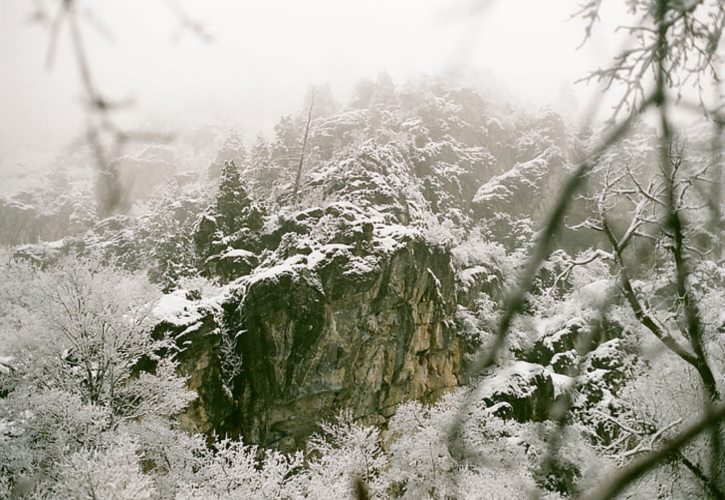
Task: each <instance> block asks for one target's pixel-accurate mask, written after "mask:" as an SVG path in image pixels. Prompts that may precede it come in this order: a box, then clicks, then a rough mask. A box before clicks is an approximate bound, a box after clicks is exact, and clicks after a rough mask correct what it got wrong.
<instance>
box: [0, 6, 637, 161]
mask: <svg viewBox="0 0 725 500" xmlns="http://www.w3.org/2000/svg"><path fill="white" fill-rule="evenodd" d="M579 3H580V2H579V0H497V1H486V0H483V1H481V0H479V1H478V2H471V1H470V0H469V1H456V0H259V1H251V0H236V1H235V0H198V1H192V0H187V1H185V2H179V4H178V5H181V6H183V8H184V10H185V11H186V12H187V13H188V14H189V15H190V16H191V17H192V18H194V19H195V20H199V21H201V22H202V23H203V25H204V26H205V27H206V29H207V30H208V31H209V32H210V33H211V35H212V37H213V42H212V43H205V42H203V41H201V40H199V39H198V38H196V37H194V36H192V35H191V34H190V33H188V32H182V35H181V37H178V36H177V35H178V34H179V30H178V26H179V23H178V19H177V17H175V15H174V13H173V12H174V11H173V9H172V7H171V6H172V5H174V4H173V3H172V2H167V1H165V0H123V1H121V0H115V1H114V0H92V1H89V0H86V1H85V2H81V5H83V6H84V12H85V11H86V9H87V8H88V7H92V14H93V16H94V17H95V18H97V20H98V21H99V22H100V23H101V24H102V25H104V26H105V27H106V29H107V31H109V32H110V35H103V31H104V30H98V29H95V28H94V25H93V24H91V23H86V24H84V34H85V37H86V44H87V46H88V47H89V52H90V58H91V65H92V70H93V71H94V72H95V74H96V75H97V79H98V82H99V86H100V87H101V88H102V89H104V91H105V93H106V94H107V95H109V96H111V97H118V98H126V97H133V98H134V99H135V100H136V105H135V106H134V107H133V109H132V110H130V111H129V112H128V119H129V120H131V121H135V122H136V123H139V124H141V125H145V126H148V127H164V126H166V127H172V128H173V127H187V126H193V125H194V124H197V123H198V124H203V123H215V124H221V125H235V126H238V127H240V128H242V129H243V131H244V132H247V133H254V132H256V131H257V130H268V129H269V127H270V125H271V124H273V123H274V122H275V121H276V119H277V118H278V117H279V115H281V114H283V113H287V112H293V111H295V110H296V108H297V107H298V106H299V104H300V102H301V96H302V95H303V93H304V91H305V88H306V86H307V85H309V84H310V83H315V82H318V83H319V82H327V83H329V84H330V85H331V87H332V89H333V93H334V94H335V95H336V96H337V98H338V100H340V101H343V102H345V101H346V100H347V98H348V97H349V94H350V91H351V89H352V87H353V85H354V83H355V81H357V80H358V79H360V78H363V77H375V75H376V74H377V73H378V72H379V71H381V70H386V71H388V72H389V73H390V74H391V75H392V77H393V79H394V80H395V81H396V83H402V82H404V81H405V80H406V79H407V78H409V77H413V76H416V75H420V74H423V73H434V72H436V71H441V70H443V69H445V68H448V67H451V66H454V65H457V64H466V65H469V66H472V67H475V68H481V69H488V70H491V71H493V73H494V74H495V75H496V78H497V79H498V80H499V81H500V82H501V83H502V84H503V85H504V86H505V87H506V88H507V89H508V90H509V91H510V93H511V94H513V95H516V96H519V97H521V98H522V99H525V100H529V101H532V102H535V103H537V105H538V104H540V103H546V102H548V101H552V100H555V99H556V98H557V96H558V95H560V93H561V92H562V89H567V88H569V87H573V88H574V92H575V94H576V96H577V98H578V99H579V100H580V101H582V102H584V101H586V100H587V96H588V95H589V94H590V93H591V92H592V90H593V89H592V88H587V87H584V86H581V85H579V86H576V87H574V85H573V82H574V80H576V79H577V78H579V77H581V76H583V75H585V74H586V71H587V70H588V69H592V68H593V67H595V66H597V65H601V64H604V63H605V62H606V61H607V60H608V58H609V57H610V56H611V55H612V54H613V53H614V51H615V50H616V49H617V45H615V44H614V43H613V42H612V38H611V30H612V27H613V26H614V25H616V24H618V23H620V22H622V20H623V19H624V18H623V13H622V11H623V7H622V6H621V4H623V3H624V2H604V3H605V6H609V7H608V8H610V9H612V10H610V11H604V12H603V13H602V14H603V18H602V26H600V29H599V33H601V34H602V35H604V36H597V37H595V38H594V39H593V40H592V41H590V43H588V44H587V45H585V47H584V48H582V49H580V50H579V51H577V50H575V49H576V46H577V45H578V44H579V42H580V41H581V39H582V36H583V25H582V23H581V22H580V21H576V20H575V21H571V20H569V16H570V14H571V13H572V12H573V11H575V10H576V7H577V5H578V4H579ZM57 4H59V2H56V1H46V3H45V5H47V6H48V7H49V9H50V10H51V11H52V12H54V11H55V10H56V9H57ZM613 4H615V5H613ZM41 5H42V3H41ZM617 9H620V10H617ZM32 12H33V3H32V2H30V1H28V0H0V116H2V118H1V119H0V159H5V160H6V162H7V161H8V159H12V158H15V157H16V156H17V153H18V152H28V151H38V150H43V149H48V148H51V147H53V148H54V147H56V146H57V145H60V144H64V143H67V142H69V141H71V140H73V139H74V138H77V137H79V136H80V133H81V131H82V124H83V111H82V108H81V106H80V105H79V103H80V97H81V95H82V93H81V88H80V85H79V80H78V76H77V71H76V67H75V65H74V60H73V58H72V53H71V51H70V44H69V39H68V32H67V31H65V30H64V31H62V32H61V34H60V38H59V45H58V48H57V55H56V58H55V61H54V64H53V67H52V68H51V69H48V68H46V65H45V59H46V53H47V47H48V39H49V35H48V28H47V26H43V25H41V24H39V23H30V22H29V18H30V16H31V14H32Z"/></svg>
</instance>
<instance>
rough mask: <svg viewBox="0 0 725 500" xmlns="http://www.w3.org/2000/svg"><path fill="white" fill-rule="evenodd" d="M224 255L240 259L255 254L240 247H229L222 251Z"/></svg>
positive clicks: (251, 257) (252, 256)
mask: <svg viewBox="0 0 725 500" xmlns="http://www.w3.org/2000/svg"><path fill="white" fill-rule="evenodd" d="M222 256H224V257H232V258H241V259H253V258H255V257H256V256H257V255H256V254H255V253H254V252H250V251H248V250H243V249H241V248H230V249H228V250H225V251H224V252H223V253H222Z"/></svg>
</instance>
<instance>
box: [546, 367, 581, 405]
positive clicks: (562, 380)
mask: <svg viewBox="0 0 725 500" xmlns="http://www.w3.org/2000/svg"><path fill="white" fill-rule="evenodd" d="M547 372H548V375H549V376H550V377H551V381H552V382H553V383H554V399H556V398H558V397H559V396H561V395H562V394H564V393H565V392H566V391H568V390H569V389H571V388H572V387H574V383H575V379H574V378H573V377H569V376H567V375H561V374H559V373H554V372H550V371H548V370H547Z"/></svg>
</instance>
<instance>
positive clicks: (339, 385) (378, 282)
mask: <svg viewBox="0 0 725 500" xmlns="http://www.w3.org/2000/svg"><path fill="white" fill-rule="evenodd" d="M368 224H370V226H367V225H366V224H363V226H364V227H363V228H362V229H361V230H360V231H359V236H358V239H357V241H354V242H352V243H337V242H333V243H328V244H326V245H323V246H320V247H317V248H315V249H314V250H310V249H308V253H306V252H300V251H299V249H297V250H296V252H299V253H296V252H290V253H291V255H290V256H289V257H287V258H286V260H284V261H283V262H282V263H280V264H278V265H276V266H272V267H268V268H265V267H261V268H258V269H257V270H256V271H255V272H254V273H253V274H251V275H248V276H245V277H242V278H240V279H239V280H237V281H236V282H235V283H233V284H232V285H230V286H229V287H227V290H228V291H227V294H226V295H225V296H224V297H222V298H220V299H218V301H217V303H216V304H217V305H216V306H214V307H211V306H206V309H205V306H203V305H201V306H200V305H199V303H195V302H193V301H191V302H189V303H188V304H187V305H185V307H187V310H192V311H193V313H188V315H187V317H186V320H184V321H179V320H178V319H175V320H167V321H165V323H164V324H165V325H166V326H165V327H166V328H170V329H171V330H172V331H174V332H175V334H176V335H177V342H178V345H179V346H180V347H181V348H182V352H181V354H180V361H181V370H182V372H184V373H185V374H186V375H187V376H189V377H190V378H189V383H190V387H191V388H192V389H195V390H197V392H198V393H199V399H198V400H197V401H196V402H194V403H193V404H192V405H191V407H190V409H189V410H188V411H187V412H186V414H185V415H184V416H183V417H182V421H183V422H184V424H185V425H186V426H187V427H190V428H193V429H194V430H199V431H203V432H207V433H211V432H215V433H217V434H222V435H223V434H228V435H231V436H242V437H243V438H244V439H245V440H246V441H247V442H253V443H259V444H262V445H265V446H275V447H277V448H280V449H285V450H289V449H294V448H297V447H299V446H301V445H303V444H304V441H305V439H306V438H307V437H308V436H309V435H310V434H312V433H313V432H315V431H316V430H317V429H318V427H317V423H318V422H319V421H321V420H324V419H326V418H330V417H333V416H334V415H335V413H337V412H338V411H339V410H340V409H342V408H346V409H349V410H351V411H352V414H353V416H354V417H355V418H357V419H361V420H362V421H364V422H368V423H383V422H384V421H385V419H386V418H387V417H389V416H391V415H392V414H393V412H394V411H395V406H396V405H397V404H398V403H400V402H401V401H404V400H408V399H418V400H423V401H432V400H434V399H436V398H437V397H438V396H439V395H440V394H442V393H443V392H445V391H446V390H447V389H449V388H453V387H455V386H457V385H458V375H459V367H460V348H459V341H458V337H457V335H456V334H455V331H454V324H453V321H452V318H453V315H454V312H455V296H456V295H455V282H454V274H453V269H452V267H451V265H450V256H449V253H448V252H447V251H445V250H443V249H442V248H439V247H435V246H431V245H429V244H428V243H426V242H425V241H423V239H422V238H420V236H419V235H418V234H417V233H416V232H415V231H413V230H411V229H409V228H404V227H402V226H387V225H377V226H375V228H374V230H373V227H372V224H371V223H368ZM348 233H350V234H355V231H353V228H351V227H346V228H343V229H342V230H340V231H339V232H338V233H336V236H335V237H333V238H332V239H331V241H338V240H339V239H340V238H342V239H344V235H346V234H348ZM366 235H367V236H366ZM366 238H367V239H366ZM353 239H354V238H353ZM194 308H196V310H194ZM177 316H178V315H177ZM224 336H226V339H227V340H232V349H233V353H231V355H234V356H238V357H239V358H240V360H241V371H240V372H239V373H232V372H229V373H226V374H225V373H224V367H223V362H224V359H223V358H222V357H221V354H222V350H223V347H222V343H223V341H224ZM224 354H225V355H226V356H229V355H230V353H229V352H226V353H224Z"/></svg>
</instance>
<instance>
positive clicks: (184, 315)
mask: <svg viewBox="0 0 725 500" xmlns="http://www.w3.org/2000/svg"><path fill="white" fill-rule="evenodd" d="M186 293H187V291H186V290H176V291H175V292H172V293H170V294H167V295H164V296H163V297H161V298H160V299H159V301H158V302H157V303H156V306H155V307H154V308H153V310H152V311H151V314H152V315H153V317H154V318H156V319H157V320H158V321H159V322H164V323H169V324H171V325H175V326H187V325H191V324H192V323H196V322H197V321H199V320H200V319H202V318H203V316H204V315H203V314H201V312H200V311H199V303H197V302H194V301H191V300H189V299H187V298H186Z"/></svg>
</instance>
